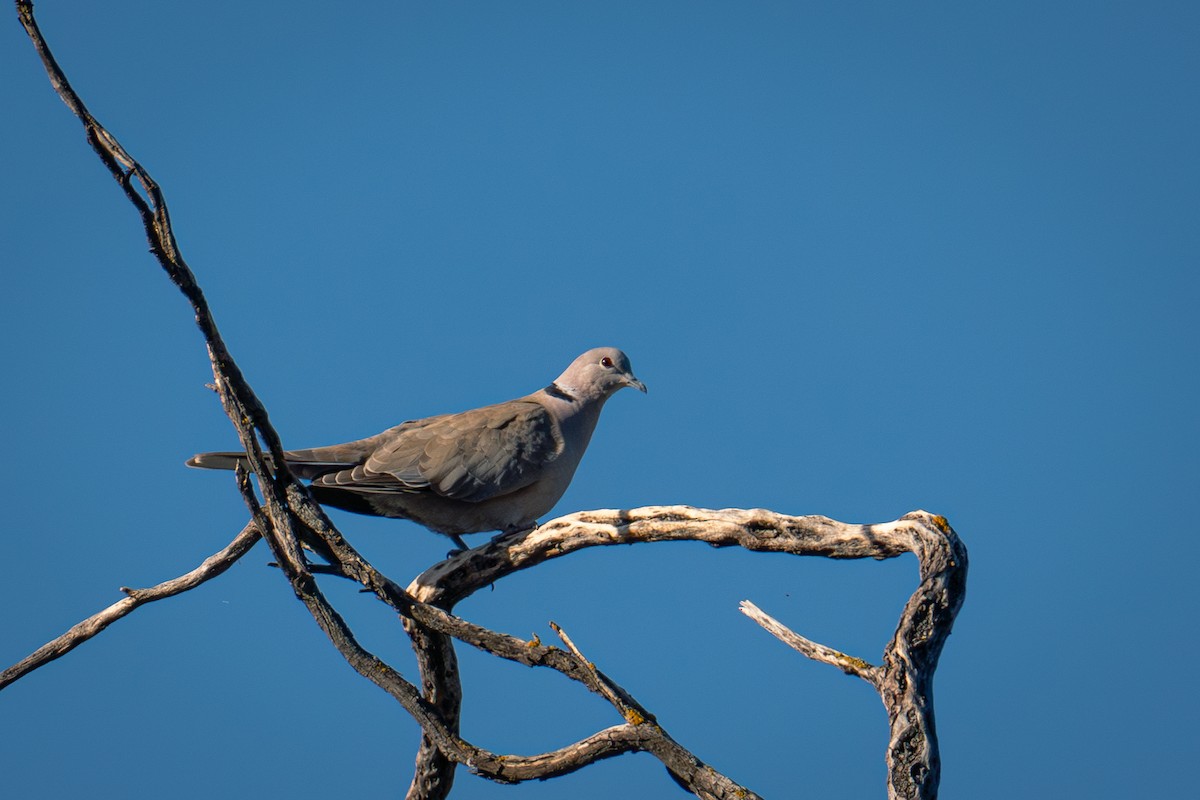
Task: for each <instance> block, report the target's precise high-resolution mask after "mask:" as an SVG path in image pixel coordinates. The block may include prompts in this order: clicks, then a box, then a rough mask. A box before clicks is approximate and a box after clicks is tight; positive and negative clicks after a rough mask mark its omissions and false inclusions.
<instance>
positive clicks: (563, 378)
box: [554, 347, 646, 400]
mask: <svg viewBox="0 0 1200 800" xmlns="http://www.w3.org/2000/svg"><path fill="white" fill-rule="evenodd" d="M554 383H555V385H557V386H558V387H559V388H560V389H562V390H563V391H565V392H567V393H568V394H570V395H572V396H574V397H578V398H579V399H581V400H604V399H607V398H609V397H610V396H612V394H613V393H614V392H616V391H618V390H619V389H623V388H625V387H626V386H631V387H633V388H634V389H637V390H638V391H640V392H645V391H646V384H644V383H642V382H641V381H639V380H638V379H637V378H635V377H634V375H633V367H631V366H630V365H629V356H627V355H625V354H624V353H622V352H621V351H620V350H618V349H617V348H615V347H597V348H595V349H593V350H588V351H587V352H586V353H584V354H583V355H581V356H579V358H577V359H575V360H574V361H572V362H571V366H569V367H567V369H566V371H565V372H563V374H562V375H559V376H558V379H557V380H555V381H554Z"/></svg>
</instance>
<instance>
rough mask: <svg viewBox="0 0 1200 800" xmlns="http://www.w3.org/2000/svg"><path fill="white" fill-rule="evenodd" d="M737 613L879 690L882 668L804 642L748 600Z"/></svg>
mask: <svg viewBox="0 0 1200 800" xmlns="http://www.w3.org/2000/svg"><path fill="white" fill-rule="evenodd" d="M738 610H739V611H741V612H742V613H743V614H745V615H746V616H747V617H749V618H750V619H752V620H754V621H755V622H757V623H758V624H759V625H761V626H763V628H765V629H766V630H767V632H768V633H770V634H771V635H772V636H774V637H775V638H777V639H779V640H780V641H781V642H783V643H784V644H786V645H788V646H789V647H791V648H794V649H795V650H798V651H800V652H801V653H803V654H804V655H806V656H808V657H809V658H811V659H812V660H813V661H820V662H821V663H822V664H830V665H832V666H835V667H837V668H838V669H840V670H841V671H842V672H844V673H846V674H847V675H856V676H858V677H859V678H862V679H863V680H864V681H866V682H867V683H869V684H871V685H872V686H875V687H876V688H878V686H879V675H878V673H879V667H873V666H871V665H870V664H868V663H867V662H866V661H863V660H862V659H861V658H855V657H854V656H848V655H846V654H845V653H843V652H841V651H839V650H834V649H833V648H832V647H827V646H825V645H823V644H820V643H819V642H814V641H813V640H811V639H806V638H804V637H803V636H801V635H800V634H798V633H796V632H795V631H793V630H791V629H789V628H788V627H787V626H786V625H784V624H783V623H782V622H780V621H779V620H777V619H775V618H774V617H772V616H771V615H770V614H767V613H766V612H765V611H763V610H762V609H761V608H759V607H758V606H756V605H754V603H751V602H750V601H749V600H743V601H742V602H741V603H740V604H739V605H738Z"/></svg>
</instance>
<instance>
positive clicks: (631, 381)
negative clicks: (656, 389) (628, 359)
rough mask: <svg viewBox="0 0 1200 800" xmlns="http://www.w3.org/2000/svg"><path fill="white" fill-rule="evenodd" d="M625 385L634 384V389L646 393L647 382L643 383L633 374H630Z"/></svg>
mask: <svg viewBox="0 0 1200 800" xmlns="http://www.w3.org/2000/svg"><path fill="white" fill-rule="evenodd" d="M625 385H626V386H632V387H633V388H634V389H637V390H638V391H639V392H641V393H642V394H646V384H644V383H642V382H641V381H639V380H638V379H637V378H635V377H633V376H632V375H630V376H629V377H628V378H626V379H625Z"/></svg>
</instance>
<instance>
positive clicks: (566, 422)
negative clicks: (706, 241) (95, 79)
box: [187, 347, 646, 550]
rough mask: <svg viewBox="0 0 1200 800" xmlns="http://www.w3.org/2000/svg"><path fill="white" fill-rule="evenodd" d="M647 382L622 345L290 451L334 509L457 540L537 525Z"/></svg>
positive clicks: (202, 461)
mask: <svg viewBox="0 0 1200 800" xmlns="http://www.w3.org/2000/svg"><path fill="white" fill-rule="evenodd" d="M626 386H632V387H633V388H635V389H638V390H640V391H642V392H645V391H646V385H645V384H643V383H642V382H641V381H639V380H638V379H637V378H635V377H634V376H633V370H632V369H631V368H630V366H629V358H628V357H627V356H626V355H625V354H624V353H622V352H621V351H620V350H617V349H616V348H613V347H598V348H596V349H594V350H588V351H587V352H586V353H584V354H583V355H581V356H579V358H577V359H575V360H574V361H572V362H571V366H569V367H567V369H566V371H565V372H563V374H562V375H559V376H558V378H556V379H555V380H554V382H553V383H551V384H550V385H549V386H547V387H546V388H545V389H539V390H538V391H536V392H534V393H533V394H530V395H526V396H525V397H521V398H519V399H517V400H509V401H508V402H506V403H497V404H496V405H493V406H484V407H483V408H476V409H474V410H472V411H464V412H462V413H461V414H443V415H441V416H437V417H427V418H425V419H417V420H410V421H408V422H404V423H401V424H400V425H397V426H396V427H394V428H389V429H388V430H386V431H384V432H383V433H378V434H376V435H374V436H371V437H369V438H366V439H360V440H358V441H356V442H347V443H346V444H335V445H330V446H329V447H317V448H314V449H312V450H289V451H287V452H286V453H285V455H286V457H287V465H288V467H289V468H290V469H291V471H292V474H294V475H296V476H297V477H300V478H305V479H307V480H310V481H311V484H310V486H309V489H310V491H311V492H312V495H313V497H314V498H315V499H316V500H317V501H318V502H320V503H322V504H324V505H328V506H333V507H335V508H341V509H345V510H347V511H354V512H357V513H360V514H370V515H373V516H380V517H401V518H404V519H410V520H412V521H413V522H418V523H420V524H421V525H424V526H425V527H426V528H428V529H429V530H431V531H434V532H435V533H441V534H444V535H446V536H449V537H450V538H451V539H453V540H454V543H455V544H456V545H457V546H458V547H459V548H461V549H464V550H465V549H466V547H467V546H466V544H464V543H463V540H462V538H461V536H462V534H464V533H479V532H481V531H505V532H507V531H515V530H524V529H526V528H531V527H533V526H534V525H536V524H537V520H538V517H540V516H542V515H543V514H545V513H546V512H548V511H549V510H550V509H551V508H553V507H554V504H555V503H557V502H558V500H559V498H560V497H562V496H563V492H565V491H566V490H567V486H568V485H569V484H570V483H571V478H572V477H573V476H574V475H575V468H576V467H578V466H579V460H580V459H581V458H583V451H584V450H586V449H587V446H588V442H589V441H590V440H591V438H592V431H594V430H595V429H596V422H597V420H599V419H600V410H601V409H602V408H603V407H604V402H605V401H606V400H608V398H610V397H612V395H613V394H614V393H616V392H617V391H618V390H619V389H622V388H624V387H626ZM245 459H246V455H245V453H236V452H226V453H200V454H199V455H196V456H193V457H192V458H190V459H188V462H187V465H188V466H189V467H202V468H204V469H234V468H236V466H237V464H238V463H239V462H242V463H245Z"/></svg>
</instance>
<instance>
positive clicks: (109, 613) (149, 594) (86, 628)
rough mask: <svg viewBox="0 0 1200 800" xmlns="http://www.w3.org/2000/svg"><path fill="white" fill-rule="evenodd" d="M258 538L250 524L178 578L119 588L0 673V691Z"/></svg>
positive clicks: (205, 575) (199, 578)
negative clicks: (100, 606) (113, 598)
mask: <svg viewBox="0 0 1200 800" xmlns="http://www.w3.org/2000/svg"><path fill="white" fill-rule="evenodd" d="M260 536H261V534H260V532H259V529H258V527H256V526H255V525H254V524H253V523H250V524H248V525H246V527H245V528H243V529H242V532H241V533H239V534H238V535H237V536H236V537H234V539H233V541H232V542H230V543H229V544H228V545H226V546H225V547H223V548H222V549H221V550H218V551H217V552H216V553H213V554H212V555H211V556H209V557H208V558H206V559H204V561H203V562H202V563H201V564H200V566H198V567H196V568H195V569H193V570H192V571H191V572H186V573H184V574H183V575H180V576H179V577H178V578H172V579H171V580H169V581H163V582H162V583H160V584H158V585H157V586H151V587H150V588H148V589H127V588H125V587H121V591H122V592H124V593H125V594H126V597H124V598H122V599H121V600H118V601H117V602H115V603H113V604H112V605H111V606H109V607H108V608H106V609H104V610H102V611H99V612H97V613H95V614H93V615H92V616H90V617H88V618H87V619H85V620H83V621H82V622H80V623H78V624H77V625H74V626H72V627H71V628H70V629H69V630H68V631H67V632H66V633H64V634H62V635H61V636H59V637H58V638H57V639H54V640H53V641H50V642H47V643H46V644H44V645H42V646H41V647H39V648H38V649H37V650H35V651H33V652H32V653H30V654H29V655H28V656H26V657H25V658H23V659H21V660H20V661H18V662H17V663H16V664H13V665H12V666H11V667H9V668H8V669H6V670H4V672H0V689H3V688H4V687H5V686H8V685H9V684H10V683H12V682H13V681H16V680H18V679H20V678H22V677H23V676H25V675H27V674H28V673H30V672H33V671H34V670H35V669H37V668H38V667H42V666H45V665H46V664H48V663H50V662H51V661H53V660H55V659H56V658H60V657H62V656H65V655H66V654H67V653H69V652H71V651H72V650H74V649H75V648H76V647H78V646H79V645H81V644H83V643H84V642H86V641H87V640H88V639H90V638H92V637H93V636H95V635H96V634H98V633H100V632H101V631H102V630H104V629H105V628H107V627H108V626H109V625H111V624H113V623H114V622H116V621H117V620H119V619H120V618H121V617H124V616H126V615H127V614H130V613H132V612H133V610H134V609H136V608H138V607H139V606H143V605H145V604H146V603H153V602H154V601H155V600H163V599H165V598H167V597H173V596H174V595H177V594H180V593H182V592H186V591H188V590H189V589H194V588H195V587H197V586H199V585H200V584H202V583H204V582H205V581H209V580H212V579H213V578H215V577H217V576H218V575H220V574H221V573H223V572H225V570H227V569H229V568H230V567H231V566H233V562H235V561H237V560H238V559H239V558H241V557H242V556H243V555H245V554H246V553H247V552H248V551H249V550H250V548H251V547H253V546H254V543H255V542H257V541H258V540H259V537H260Z"/></svg>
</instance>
